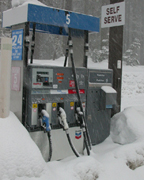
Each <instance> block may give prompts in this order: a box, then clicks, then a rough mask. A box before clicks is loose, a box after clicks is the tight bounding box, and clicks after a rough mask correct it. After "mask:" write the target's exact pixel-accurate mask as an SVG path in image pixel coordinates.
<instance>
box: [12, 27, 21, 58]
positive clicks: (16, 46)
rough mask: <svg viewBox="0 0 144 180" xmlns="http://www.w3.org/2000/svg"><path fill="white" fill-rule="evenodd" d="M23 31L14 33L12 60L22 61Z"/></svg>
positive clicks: (14, 31)
mask: <svg viewBox="0 0 144 180" xmlns="http://www.w3.org/2000/svg"><path fill="white" fill-rule="evenodd" d="M22 51H23V29H18V30H13V31H12V60H22Z"/></svg>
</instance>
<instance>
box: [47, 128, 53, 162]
mask: <svg viewBox="0 0 144 180" xmlns="http://www.w3.org/2000/svg"><path fill="white" fill-rule="evenodd" d="M47 136H48V141H49V157H48V161H50V160H51V157H52V139H51V131H48V132H47Z"/></svg>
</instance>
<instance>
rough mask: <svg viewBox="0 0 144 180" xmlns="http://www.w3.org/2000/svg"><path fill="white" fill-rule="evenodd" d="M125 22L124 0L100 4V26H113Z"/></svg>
mask: <svg viewBox="0 0 144 180" xmlns="http://www.w3.org/2000/svg"><path fill="white" fill-rule="evenodd" d="M124 24H125V2H121V3H115V4H110V5H107V6H102V12H101V27H102V28H105V27H114V26H121V25H124Z"/></svg>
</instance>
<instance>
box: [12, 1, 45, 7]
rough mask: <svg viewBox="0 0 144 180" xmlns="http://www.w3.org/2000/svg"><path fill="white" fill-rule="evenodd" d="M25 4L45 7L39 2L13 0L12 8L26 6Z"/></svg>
mask: <svg viewBox="0 0 144 180" xmlns="http://www.w3.org/2000/svg"><path fill="white" fill-rule="evenodd" d="M25 3H27V4H28V3H30V4H36V5H42V6H45V5H44V4H43V3H41V2H39V1H38V0H12V1H11V5H12V8H14V7H17V6H19V5H22V4H25Z"/></svg>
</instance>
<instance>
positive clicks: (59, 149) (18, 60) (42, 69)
mask: <svg viewBox="0 0 144 180" xmlns="http://www.w3.org/2000/svg"><path fill="white" fill-rule="evenodd" d="M3 27H10V28H11V29H12V43H13V49H12V60H13V61H12V68H13V69H15V70H17V71H18V70H20V80H21V84H20V88H18V89H12V91H11V111H13V112H14V113H15V114H16V116H17V117H18V118H19V119H20V121H21V122H22V123H23V125H24V126H25V127H26V128H27V130H28V131H29V132H30V135H31V137H32V138H33V140H34V141H35V142H36V144H37V145H38V147H39V148H40V150H41V152H42V155H43V157H44V158H45V160H48V161H50V160H60V159H62V158H65V157H68V156H70V155H72V154H73V153H74V154H75V155H76V156H77V157H79V156H80V155H82V154H83V152H84V149H86V152H87V154H88V155H90V150H91V145H95V144H98V143H100V142H102V141H104V140H105V139H106V138H107V137H108V136H109V133H110V118H111V109H112V108H113V106H114V105H115V104H116V94H117V93H116V91H115V90H114V89H113V88H112V85H113V83H112V79H113V71H112V70H110V69H107V70H102V69H88V68H87V58H88V47H89V44H88V33H89V32H99V18H96V17H93V16H88V15H84V14H79V13H75V12H68V11H65V10H61V9H55V8H52V7H47V6H39V5H35V4H25V5H22V6H19V7H16V8H13V9H10V10H7V11H4V12H3ZM30 32H31V34H32V35H30ZM36 32H37V33H51V34H57V35H63V36H67V49H66V56H65V62H64V65H63V67H58V66H42V65H34V64H33V54H34V49H35V36H36V34H37V33H36ZM73 41H76V43H75V45H76V46H77V47H76V49H77V48H79V44H80V43H81V44H83V45H81V47H82V51H81V50H80V51H81V52H83V53H82V54H78V51H76V54H75V51H73V49H74V43H73ZM29 54H30V63H29ZM68 58H69V61H70V62H71V67H70V66H69V67H66V66H67V64H68V63H67V60H68ZM79 62H80V63H79ZM15 78H16V81H17V80H18V79H17V77H15ZM43 131H44V132H45V133H43ZM47 137H48V138H47Z"/></svg>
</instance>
